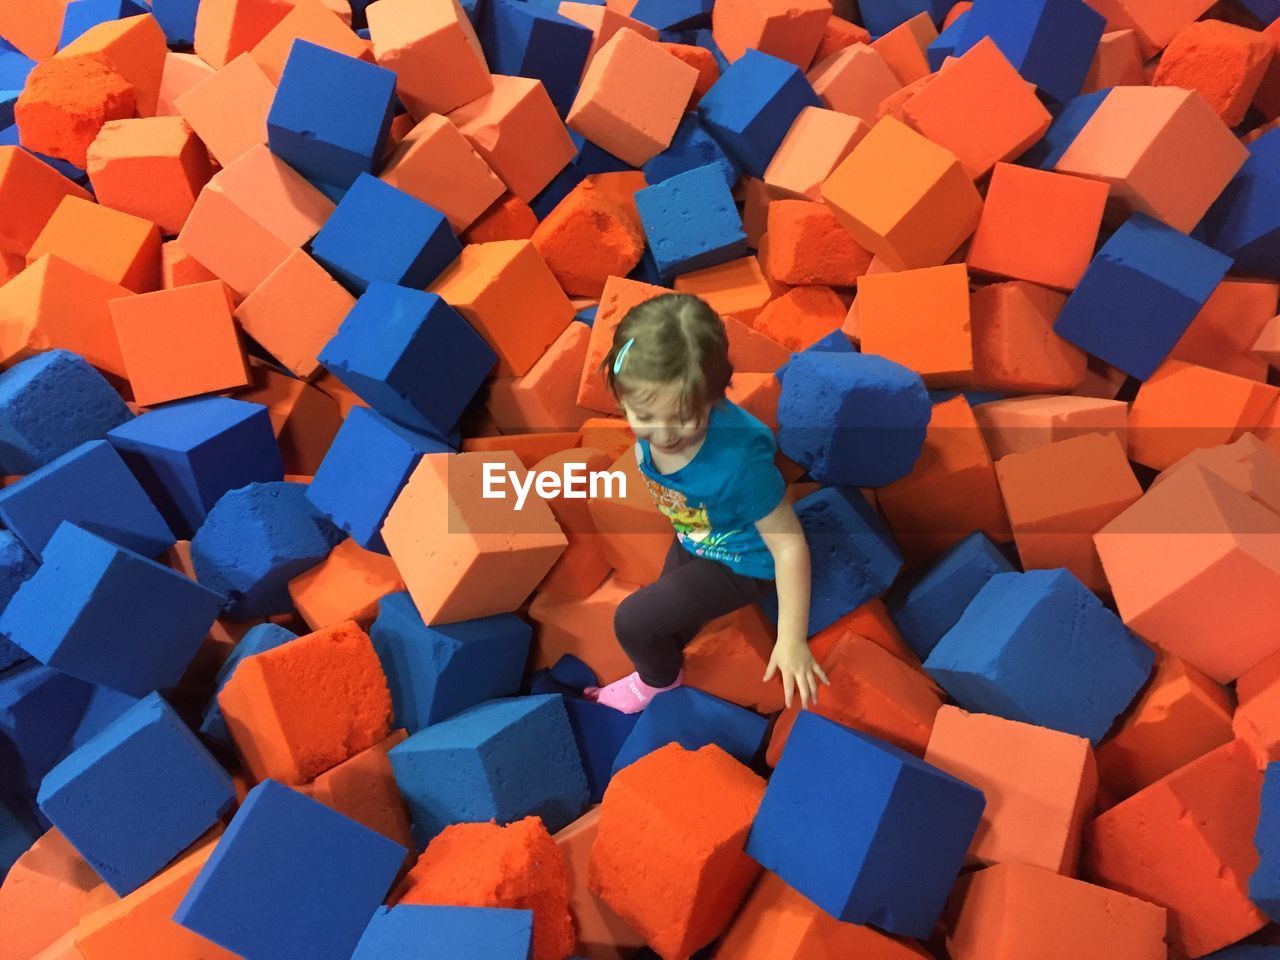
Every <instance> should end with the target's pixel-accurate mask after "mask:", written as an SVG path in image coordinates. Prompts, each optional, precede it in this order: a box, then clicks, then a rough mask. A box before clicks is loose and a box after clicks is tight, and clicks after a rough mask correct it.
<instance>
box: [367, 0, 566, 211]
mask: <svg viewBox="0 0 1280 960" xmlns="http://www.w3.org/2000/svg"><path fill="white" fill-rule="evenodd" d="M383 2H385V0H383ZM448 117H449V120H450V122H451V123H453V125H454V126H456V127H457V128H458V129H459V130H461V131H462V133H463V135H464V136H466V138H467V139H468V140H470V141H471V145H472V146H473V147H475V148H476V152H477V153H479V154H480V156H482V157H484V159H485V162H486V163H488V164H489V166H490V167H491V168H492V169H493V172H494V173H496V174H497V175H498V176H499V177H501V178H502V181H503V183H505V184H506V185H507V189H509V190H510V191H511V192H512V193H513V194H515V195H516V196H517V197H519V198H520V199H521V200H523V201H525V202H526V203H528V202H529V201H531V200H532V199H533V198H534V197H536V196H537V195H538V194H539V193H541V192H542V188H543V187H545V186H546V185H547V184H548V183H550V182H551V180H552V179H553V178H554V177H555V175H556V174H557V173H559V172H560V171H561V170H563V169H564V168H565V167H566V166H567V165H568V164H569V161H571V160H572V159H573V158H574V157H575V156H577V153H578V151H577V148H576V147H575V146H574V143H573V140H572V139H570V137H569V131H568V130H566V129H565V126H564V123H563V122H562V121H561V119H560V115H559V114H558V113H556V108H555V105H554V104H552V102H551V97H549V96H548V95H547V90H546V88H545V87H544V86H543V85H542V81H540V80H531V79H529V78H528V77H508V76H504V75H501V74H494V76H493V90H491V91H490V92H489V93H486V94H485V95H484V96H482V97H477V98H476V99H475V100H472V101H471V102H470V103H467V104H465V105H464V106H461V107H459V108H457V109H456V110H453V111H450V112H449V114H448Z"/></svg>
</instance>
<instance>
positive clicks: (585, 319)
mask: <svg viewBox="0 0 1280 960" xmlns="http://www.w3.org/2000/svg"><path fill="white" fill-rule="evenodd" d="M599 309H600V307H599V305H598V304H597V305H596V306H592V307H586V308H584V309H582V310H579V311H578V312H577V313H575V314H574V315H573V319H575V320H577V321H578V322H579V323H585V324H586V325H587V326H588V327H594V326H595V323H596V311H597V310H599Z"/></svg>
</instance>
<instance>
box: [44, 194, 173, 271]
mask: <svg viewBox="0 0 1280 960" xmlns="http://www.w3.org/2000/svg"><path fill="white" fill-rule="evenodd" d="M46 253H51V254H53V255H54V256H56V257H61V258H62V259H63V260H66V261H67V262H69V263H74V264H75V265H77V266H79V267H83V268H84V269H85V270H88V271H90V272H91V273H96V274H97V275H98V276H100V277H102V278H103V279H104V280H110V281H111V282H112V283H116V284H119V285H120V286H122V287H125V288H126V289H129V290H132V291H134V292H135V293H145V292H147V291H150V290H158V289H159V288H160V233H159V231H157V230H156V225H155V224H154V223H152V222H151V221H150V220H146V219H143V218H142V217H136V216H134V215H132V214H129V213H123V212H121V211H119V210H112V209H111V208H110V207H104V206H102V205H100V204H97V203H94V202H92V201H90V200H83V199H81V198H80V197H77V196H74V195H68V196H66V197H63V198H62V201H61V202H60V203H59V204H58V207H57V209H56V210H54V211H53V216H51V217H50V218H49V222H48V223H46V224H45V226H44V229H43V230H41V231H40V235H39V236H38V237H36V239H35V242H34V243H32V244H31V249H30V250H29V251H28V252H27V259H28V260H37V259H39V258H40V257H42V256H44V255H45V254H46Z"/></svg>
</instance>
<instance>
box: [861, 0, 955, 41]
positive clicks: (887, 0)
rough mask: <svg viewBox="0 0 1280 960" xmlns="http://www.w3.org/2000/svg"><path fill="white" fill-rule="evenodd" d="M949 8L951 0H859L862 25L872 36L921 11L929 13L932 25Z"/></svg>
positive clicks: (938, 22) (887, 30) (903, 21)
mask: <svg viewBox="0 0 1280 960" xmlns="http://www.w3.org/2000/svg"><path fill="white" fill-rule="evenodd" d="M950 9H951V0H859V2H858V10H859V11H860V12H861V13H862V23H863V25H864V26H865V27H866V28H867V29H868V30H869V31H871V33H872V34H873V35H874V36H880V35H881V34H885V33H888V32H889V31H890V30H892V29H893V28H894V27H896V26H899V25H901V24H903V23H906V22H907V21H908V20H910V19H911V18H912V17H914V16H917V15H918V14H921V13H927V14H929V19H931V20H932V21H933V24H934V26H937V25H938V24H940V23H942V18H943V17H945V16H946V15H947V11H948V10H950Z"/></svg>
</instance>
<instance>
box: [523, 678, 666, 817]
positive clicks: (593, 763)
mask: <svg viewBox="0 0 1280 960" xmlns="http://www.w3.org/2000/svg"><path fill="white" fill-rule="evenodd" d="M534 692H535V693H538V692H539V691H537V690H535V691H534ZM564 705H565V708H566V709H567V710H568V711H569V723H570V724H571V725H572V726H573V737H574V739H575V740H577V742H578V753H579V755H580V756H581V757H582V769H583V771H584V772H585V773H586V775H587V789H588V790H589V791H590V792H591V802H592V803H600V802H601V801H602V800H603V799H604V792H605V789H606V788H607V787H608V786H609V781H610V780H611V779H612V778H613V761H614V760H616V759H617V757H618V751H619V750H621V749H622V745H623V744H624V743H626V742H627V737H629V736H631V731H632V730H634V729H635V726H636V723H637V722H639V720H640V714H639V713H623V712H622V711H621V710H615V709H614V708H613V707H607V706H605V705H604V704H603V703H596V702H595V701H594V700H582V699H580V698H579V697H577V696H566V697H565V698H564ZM642 712H643V711H642Z"/></svg>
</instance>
